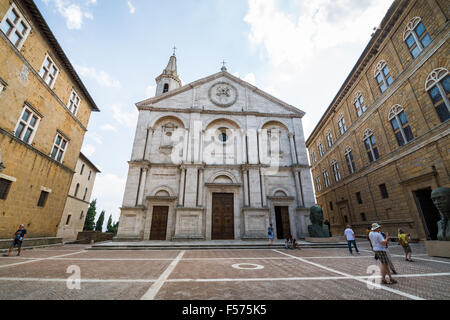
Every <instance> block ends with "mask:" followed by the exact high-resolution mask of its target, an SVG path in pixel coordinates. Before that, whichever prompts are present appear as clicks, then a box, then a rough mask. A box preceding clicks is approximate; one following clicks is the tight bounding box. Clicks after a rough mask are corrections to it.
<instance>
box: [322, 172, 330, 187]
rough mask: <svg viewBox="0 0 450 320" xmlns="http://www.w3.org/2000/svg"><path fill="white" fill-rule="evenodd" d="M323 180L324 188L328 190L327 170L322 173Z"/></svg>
mask: <svg viewBox="0 0 450 320" xmlns="http://www.w3.org/2000/svg"><path fill="white" fill-rule="evenodd" d="M323 180H324V182H325V188H328V187H329V186H330V178H329V175H328V171H327V170H324V171H323Z"/></svg>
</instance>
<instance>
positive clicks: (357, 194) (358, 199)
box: [356, 192, 363, 204]
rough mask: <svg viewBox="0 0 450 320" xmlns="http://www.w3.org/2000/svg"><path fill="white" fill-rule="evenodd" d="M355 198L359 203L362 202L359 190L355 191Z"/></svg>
mask: <svg viewBox="0 0 450 320" xmlns="http://www.w3.org/2000/svg"><path fill="white" fill-rule="evenodd" d="M356 200H357V201H358V203H359V204H362V203H363V201H362V198H361V192H357V193H356Z"/></svg>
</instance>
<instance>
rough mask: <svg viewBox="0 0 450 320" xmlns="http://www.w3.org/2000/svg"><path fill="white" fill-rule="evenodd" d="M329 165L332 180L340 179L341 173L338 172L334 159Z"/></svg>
mask: <svg viewBox="0 0 450 320" xmlns="http://www.w3.org/2000/svg"><path fill="white" fill-rule="evenodd" d="M331 167H332V168H333V175H334V180H335V181H336V182H339V181H340V180H341V173H340V172H339V165H338V163H337V160H336V159H333V161H332V162H331Z"/></svg>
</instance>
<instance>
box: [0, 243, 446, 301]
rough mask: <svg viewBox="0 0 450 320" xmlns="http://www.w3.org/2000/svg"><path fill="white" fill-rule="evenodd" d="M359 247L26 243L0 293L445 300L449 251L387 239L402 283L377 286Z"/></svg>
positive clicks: (1, 274)
mask: <svg viewBox="0 0 450 320" xmlns="http://www.w3.org/2000/svg"><path fill="white" fill-rule="evenodd" d="M359 247H360V250H361V254H360V255H356V254H355V255H353V256H352V255H350V254H349V252H348V250H347V249H345V248H342V249H302V250H278V249H273V250H269V249H264V250H218V249H217V250H216V249H214V250H190V251H188V250H159V251H154V250H151V251H150V250H117V251H113V250H86V249H88V248H89V246H85V245H67V246H64V247H54V248H47V249H34V250H25V251H24V252H23V255H22V256H21V257H16V256H14V255H12V256H11V257H0V299H2V300H5V299H12V300H15V299H16V300H47V299H52V300H55V299H70V300H83V299H90V300H135V299H136V300H137V299H144V300H145V299H149V300H152V299H154V300H208V299H212V300H318V299H320V300H325V299H327V300H355V299H358V300H411V299H445V300H450V260H449V259H443V258H431V257H429V256H427V255H426V251H425V248H424V245H423V244H413V245H412V249H413V259H414V260H415V262H406V261H405V260H404V257H403V250H402V248H401V247H398V246H392V247H391V248H390V253H391V256H392V260H393V263H394V265H395V268H396V269H397V272H398V275H397V276H395V278H396V279H397V281H398V282H399V283H398V284H396V285H390V286H379V287H378V288H377V287H375V288H374V286H373V285H372V284H373V283H374V280H373V279H372V278H370V277H371V276H372V275H373V274H372V272H373V271H371V270H373V268H374V267H375V268H376V266H379V263H378V262H377V261H375V259H374V255H373V253H372V252H371V251H369V248H368V244H367V243H365V242H364V241H361V242H360V243H359ZM78 271H79V277H78V273H77V272H78ZM77 279H80V281H79V282H77ZM77 285H79V288H80V289H78V287H77Z"/></svg>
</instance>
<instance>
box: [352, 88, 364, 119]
mask: <svg viewBox="0 0 450 320" xmlns="http://www.w3.org/2000/svg"><path fill="white" fill-rule="evenodd" d="M353 105H354V106H355V109H356V114H357V115H358V118H359V117H361V116H362V115H363V114H364V113H365V112H366V111H367V107H366V105H365V103H364V98H363V95H362V93H361V91H358V92H357V93H356V94H355V102H354V103H353Z"/></svg>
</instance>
